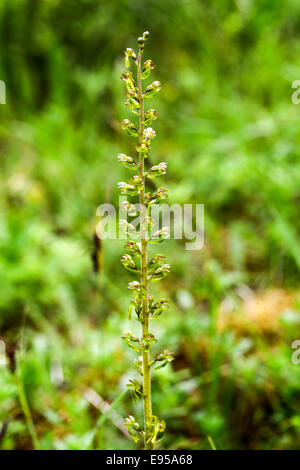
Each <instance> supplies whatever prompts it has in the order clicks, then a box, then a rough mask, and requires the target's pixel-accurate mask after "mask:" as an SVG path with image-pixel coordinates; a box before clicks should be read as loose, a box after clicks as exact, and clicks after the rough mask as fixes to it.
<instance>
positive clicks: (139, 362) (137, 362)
mask: <svg viewBox="0 0 300 470" xmlns="http://www.w3.org/2000/svg"><path fill="white" fill-rule="evenodd" d="M133 365H134V366H135V367H137V368H138V370H139V373H140V374H141V375H143V357H142V356H140V357H139V358H138V359H135V360H134V361H133Z"/></svg>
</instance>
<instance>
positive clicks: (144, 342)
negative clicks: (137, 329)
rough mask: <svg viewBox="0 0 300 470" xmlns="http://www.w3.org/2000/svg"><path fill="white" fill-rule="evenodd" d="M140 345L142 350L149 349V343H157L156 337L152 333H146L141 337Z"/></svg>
mask: <svg viewBox="0 0 300 470" xmlns="http://www.w3.org/2000/svg"><path fill="white" fill-rule="evenodd" d="M140 342H141V346H142V351H149V350H150V348H151V344H154V343H157V339H156V338H155V336H154V335H153V334H152V333H148V334H146V335H144V336H142V337H141V341H140Z"/></svg>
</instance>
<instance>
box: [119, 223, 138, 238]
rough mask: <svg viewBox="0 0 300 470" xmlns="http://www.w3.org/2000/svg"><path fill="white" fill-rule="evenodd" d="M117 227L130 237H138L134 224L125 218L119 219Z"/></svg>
mask: <svg viewBox="0 0 300 470" xmlns="http://www.w3.org/2000/svg"><path fill="white" fill-rule="evenodd" d="M119 229H120V231H122V232H124V233H125V234H126V235H128V236H130V237H134V238H137V237H138V232H137V231H136V228H135V227H134V225H132V224H129V223H128V222H127V220H123V219H121V220H120V221H119Z"/></svg>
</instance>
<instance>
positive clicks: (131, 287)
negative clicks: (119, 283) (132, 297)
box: [128, 281, 142, 293]
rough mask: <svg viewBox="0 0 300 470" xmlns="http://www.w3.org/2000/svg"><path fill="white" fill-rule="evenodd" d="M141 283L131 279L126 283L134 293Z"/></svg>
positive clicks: (138, 290) (137, 290)
mask: <svg viewBox="0 0 300 470" xmlns="http://www.w3.org/2000/svg"><path fill="white" fill-rule="evenodd" d="M141 288H142V285H141V283H140V282H138V281H132V282H129V284H128V289H129V290H132V291H134V292H135V293H138V292H140V290H141Z"/></svg>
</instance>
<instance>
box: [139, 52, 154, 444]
mask: <svg viewBox="0 0 300 470" xmlns="http://www.w3.org/2000/svg"><path fill="white" fill-rule="evenodd" d="M141 58H142V49H140V50H139V55H138V64H137V65H138V71H137V74H138V77H137V78H138V95H139V102H140V115H139V134H140V136H139V142H140V143H141V142H142V141H143V136H144V101H143V93H142V80H141ZM139 176H140V179H141V189H140V207H141V214H140V215H141V253H142V255H141V283H142V289H143V302H142V318H143V321H142V332H143V336H145V335H147V334H148V333H149V312H148V272H147V239H146V236H147V214H146V211H145V176H144V156H143V154H142V153H140V154H139ZM150 368H151V366H150V353H149V351H143V380H144V384H143V388H144V397H143V399H144V419H145V447H144V448H145V450H151V449H153V444H152V443H151V442H149V443H147V440H148V438H149V425H148V424H147V423H149V422H150V419H151V416H152V406H151V369H150Z"/></svg>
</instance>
